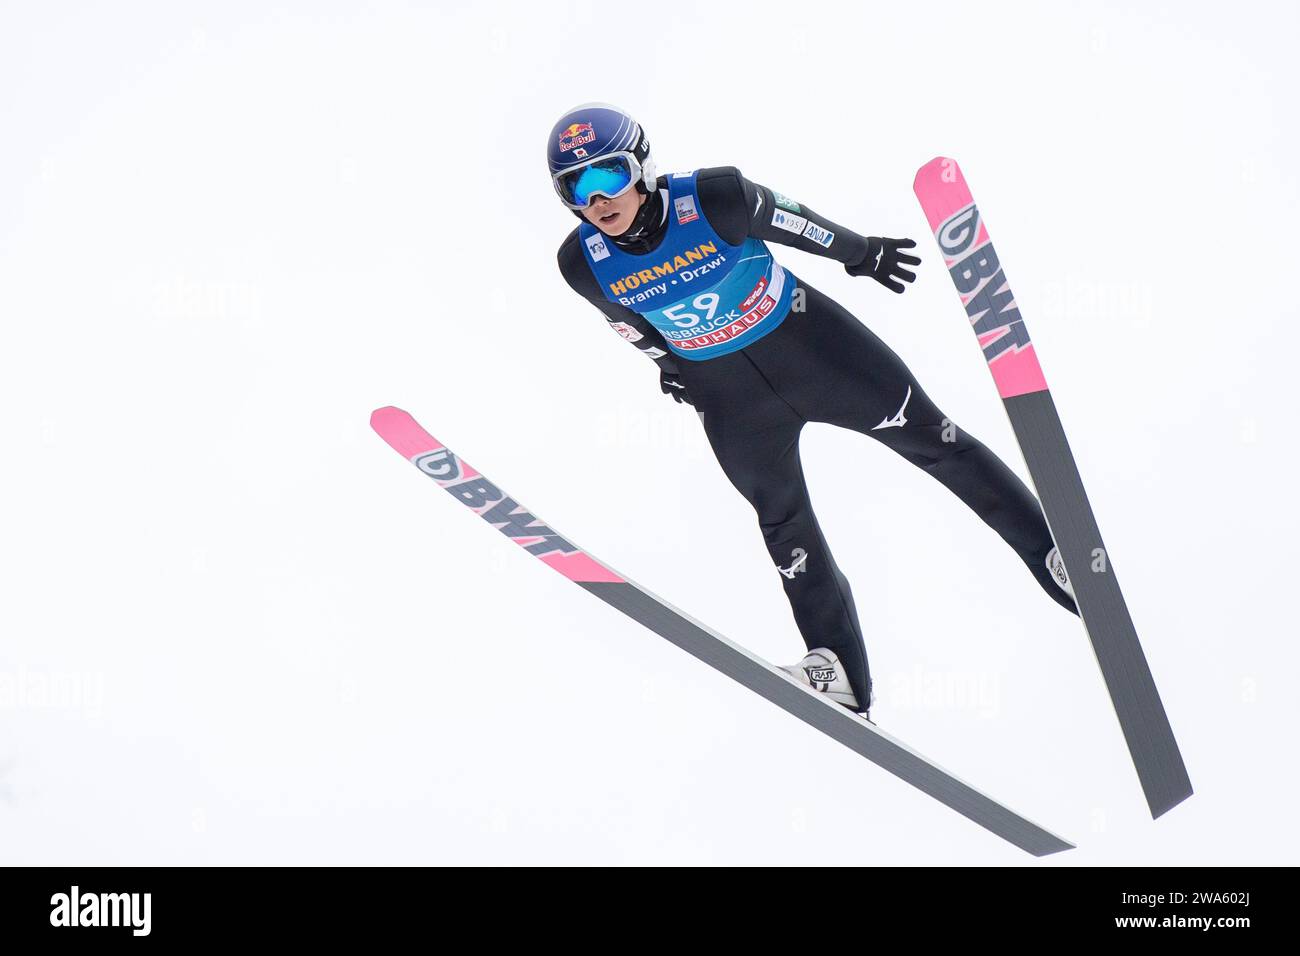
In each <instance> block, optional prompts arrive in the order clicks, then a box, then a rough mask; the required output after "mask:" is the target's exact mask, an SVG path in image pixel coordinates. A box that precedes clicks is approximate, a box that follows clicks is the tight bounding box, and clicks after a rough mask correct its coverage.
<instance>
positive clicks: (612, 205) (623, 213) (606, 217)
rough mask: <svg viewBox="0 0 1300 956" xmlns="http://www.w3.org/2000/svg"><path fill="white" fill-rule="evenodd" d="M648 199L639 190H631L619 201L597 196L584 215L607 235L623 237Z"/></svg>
mask: <svg viewBox="0 0 1300 956" xmlns="http://www.w3.org/2000/svg"><path fill="white" fill-rule="evenodd" d="M646 199H647V196H646V194H645V193H643V192H641V191H640V190H639V189H629V190H628V191H627V192H625V193H624V194H623V195H621V196H619V197H618V198H617V199H608V198H606V197H605V196H601V195H597V196H596V198H595V199H593V200H592V201H591V205H589V206H588V207H587V208H586V209H584V210H583V211H582V214H583V215H584V216H586V217H587V222H589V223H591V224H592V225H593V226H595V227H596V228H597V229H599V230H600V231H601V232H603V233H604V234H605V235H607V236H621V235H623V233H625V232H627V230H628V227H629V226H631V225H632V219H633V217H634V216H636V211H637V210H638V209H640V208H641V204H642V203H643V202H645V201H646Z"/></svg>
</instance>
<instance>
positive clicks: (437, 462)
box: [415, 448, 579, 556]
mask: <svg viewBox="0 0 1300 956" xmlns="http://www.w3.org/2000/svg"><path fill="white" fill-rule="evenodd" d="M415 467H416V468H419V469H420V470H421V471H422V472H424V473H425V474H426V475H428V476H429V477H430V478H432V479H433V480H434V481H436V482H437V483H438V484H440V485H442V487H443V488H445V489H446V490H447V491H449V492H451V494H453V495H454V496H455V497H457V498H459V499H460V500H461V502H462V503H464V504H465V505H467V506H469V507H470V508H471V509H472V510H473V511H475V512H477V513H478V514H479V515H481V516H482V518H483V520H484V521H486V522H487V523H488V524H490V525H493V526H494V527H495V528H496V529H497V530H498V531H500V532H501V533H502V534H504V535H505V536H506V537H507V538H509V539H510V540H512V541H513V542H514V543H515V544H517V545H519V546H520V547H521V548H523V549H524V550H525V551H527V552H528V553H529V554H534V555H538V556H541V555H544V554H551V553H552V552H554V551H560V552H562V553H564V554H572V553H574V552H575V551H578V550H579V548H577V547H576V546H575V545H572V544H570V543H569V542H568V541H565V540H564V539H563V538H561V537H560V536H559V535H558V534H556V533H555V532H554V531H552V530H551V529H550V528H548V527H547V526H546V525H544V524H542V523H541V521H540V520H538V519H537V518H535V517H534V516H533V515H532V514H531V513H530V512H529V511H528V510H527V509H526V508H524V507H523V505H521V504H519V502H517V501H515V500H514V499H513V498H511V497H510V496H508V495H507V494H506V493H505V492H504V491H502V490H501V489H500V488H498V487H497V486H496V485H494V484H492V482H490V481H488V480H487V479H486V478H484V477H483V476H482V475H478V476H476V477H473V478H463V477H462V476H463V475H464V473H465V469H464V468H462V467H461V464H460V459H459V458H457V457H456V456H455V455H453V454H452V453H451V452H450V451H448V450H447V449H446V448H439V449H438V450H437V451H430V452H425V453H424V454H423V455H420V456H418V457H417V458H416V459H415ZM534 539H535V540H534Z"/></svg>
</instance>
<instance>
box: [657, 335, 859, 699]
mask: <svg viewBox="0 0 1300 956" xmlns="http://www.w3.org/2000/svg"><path fill="white" fill-rule="evenodd" d="M681 364H682V365H685V366H688V367H687V368H685V369H683V371H682V382H683V384H684V385H685V386H686V389H687V392H688V393H689V394H690V396H691V398H692V400H693V401H694V402H695V407H696V409H697V410H698V411H700V412H701V414H702V418H703V423H704V431H705V433H706V434H707V436H708V439H709V444H710V445H711V446H712V447H713V451H714V454H715V455H717V458H718V463H719V464H720V465H721V466H722V470H723V472H724V473H725V474H726V476H727V478H728V479H729V480H730V481H731V483H732V484H733V485H734V486H735V487H736V489H737V490H738V491H739V492H740V493H741V494H742V495H744V496H745V498H746V500H748V501H749V503H750V504H751V505H752V506H753V508H754V511H755V512H756V513H757V515H758V523H759V527H760V529H761V530H762V533H763V541H764V543H765V544H766V545H767V550H768V553H769V554H770V555H771V557H772V561H773V562H774V563H775V564H776V566H777V568H778V569H780V574H781V583H782V585H783V586H784V588H785V593H786V597H787V598H788V600H789V601H790V608H791V610H792V611H793V613H794V618H795V623H796V624H797V626H798V628H799V632H800V634H801V635H802V636H803V639H804V643H805V644H806V645H807V646H808V649H809V650H812V649H813V648H815V647H826V648H829V649H830V650H832V651H834V652H835V654H836V656H838V657H839V659H840V663H841V665H842V666H843V668H844V672H845V676H846V677H847V678H848V681H849V683H850V685H851V686H852V688H853V693H854V695H855V696H856V697H857V699H858V704H859V706H860V707H861V708H862V709H866V707H867V706H868V702H869V701H870V699H871V697H870V691H871V677H870V671H869V669H868V667H867V653H866V647H865V645H864V643H863V639H862V629H861V626H860V625H859V623H858V615H857V610H856V609H855V607H854V605H853V594H852V592H851V591H850V589H849V583H848V581H847V580H846V579H845V577H844V575H843V574H842V573H840V569H839V568H838V567H837V566H836V564H835V559H834V558H833V557H832V555H831V552H830V548H829V547H827V544H826V539H825V538H824V537H823V536H822V532H821V528H820V527H819V526H818V524H817V519H816V516H815V515H814V514H813V509H812V502H811V501H810V500H809V496H808V486H807V485H806V484H805V482H804V475H803V466H802V465H801V463H800V461H799V433H800V430H801V429H802V428H803V425H804V421H803V419H801V418H800V417H799V416H798V415H797V414H796V413H795V412H794V411H793V409H791V408H790V406H789V405H787V404H786V403H785V402H784V401H783V400H782V399H781V398H780V397H779V396H778V395H777V394H776V393H775V392H773V391H772V389H771V387H770V386H769V385H768V384H767V383H766V381H764V380H763V377H762V376H761V375H760V374H759V373H758V371H757V370H756V369H755V368H754V366H753V363H752V362H750V360H749V359H748V358H747V357H745V354H744V352H737V353H733V354H731V355H726V356H721V357H719V358H717V359H709V360H707V361H706V362H698V363H687V362H682V363H681Z"/></svg>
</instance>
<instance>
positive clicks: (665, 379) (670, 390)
mask: <svg viewBox="0 0 1300 956" xmlns="http://www.w3.org/2000/svg"><path fill="white" fill-rule="evenodd" d="M659 387H660V388H661V389H663V393H664V394H665V395H671V396H672V397H673V398H674V399H675V400H676V401H678V402H685V403H686V404H687V405H694V404H695V403H694V402H693V401H691V396H690V395H688V394H686V386H685V385H683V384H682V380H681V379H680V378H678V377H677V373H676V372H669V371H668V370H667V369H662V368H661V369H660V370H659Z"/></svg>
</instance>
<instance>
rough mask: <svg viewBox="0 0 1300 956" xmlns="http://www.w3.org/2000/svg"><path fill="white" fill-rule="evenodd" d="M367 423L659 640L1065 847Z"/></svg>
mask: <svg viewBox="0 0 1300 956" xmlns="http://www.w3.org/2000/svg"><path fill="white" fill-rule="evenodd" d="M370 424H371V427H372V428H374V430H375V431H376V432H378V433H379V435H380V437H381V438H383V439H384V441H386V442H387V443H388V444H389V445H390V446H392V448H393V449H394V450H395V451H397V453H398V454H400V455H401V456H402V457H403V458H406V459H407V460H408V461H410V462H411V463H412V464H414V465H415V467H416V468H418V469H419V470H420V471H421V472H423V473H424V474H425V475H427V476H429V477H430V478H432V479H433V480H434V481H435V482H437V483H438V484H439V485H440V486H442V488H444V489H445V490H446V491H448V492H450V493H451V495H452V496H453V497H454V498H456V499H457V500H459V501H460V502H461V503H462V504H464V505H466V506H467V507H469V508H470V509H471V510H472V511H474V512H475V513H476V514H478V515H479V517H481V518H483V520H485V521H486V522H488V524H490V525H492V526H493V527H495V528H497V530H499V531H501V532H502V533H503V534H504V535H505V536H506V537H508V538H510V539H511V540H512V541H514V542H515V543H516V544H518V545H520V546H521V547H522V548H524V550H526V551H528V552H529V553H530V554H532V555H534V556H535V557H537V558H538V559H539V560H541V561H542V562H543V563H545V564H547V565H549V566H550V567H551V568H553V569H554V570H556V571H558V572H559V573H560V574H562V575H564V576H565V577H566V578H568V579H569V580H570V581H573V582H574V583H575V584H577V585H578V586H579V587H581V588H583V589H584V590H586V591H588V592H590V593H591V594H594V595H595V596H596V597H598V598H600V599H601V600H602V601H604V602H605V603H606V604H609V605H611V606H612V607H614V608H616V609H617V610H619V611H622V612H623V613H624V614H626V615H627V616H628V617H630V618H632V619H633V620H635V621H637V622H639V623H641V624H643V625H644V626H646V627H648V628H649V629H650V630H652V631H654V632H655V633H656V634H658V635H659V636H660V637H663V638H665V639H666V640H668V641H669V642H670V643H672V644H675V645H677V646H678V647H680V648H681V649H682V650H684V651H686V652H687V653H689V654H691V655H692V656H694V657H696V658H698V659H699V660H701V661H703V662H704V663H706V664H708V665H709V666H710V667H713V668H715V669H716V670H718V671H721V672H722V673H723V674H726V675H727V676H728V677H730V678H732V679H733V680H735V681H737V682H738V683H740V684H743V685H744V686H745V687H748V688H749V689H750V690H752V691H754V692H755V693H756V694H758V695H759V696H761V697H764V698H766V699H767V700H769V701H771V702H772V703H774V704H776V705H777V706H778V707H780V708H781V709H783V710H785V711H786V712H788V713H790V714H792V715H793V716H795V717H798V718H799V719H800V720H802V721H803V722H804V723H806V724H809V725H810V726H812V727H815V728H816V729H818V730H820V731H821V732H822V733H824V734H826V735H827V736H829V737H831V738H833V739H834V740H837V741H839V742H840V743H842V744H844V745H845V746H846V747H848V748H849V749H850V750H853V751H854V752H856V753H858V754H860V755H861V756H863V757H866V758H867V759H868V760H870V761H871V762H872V763H875V764H876V765H878V766H880V767H882V768H883V769H885V770H887V771H889V772H890V773H892V774H894V775H895V776H896V777H899V778H900V779H902V780H904V781H906V782H907V783H909V784H911V785H912V786H914V787H916V788H917V789H918V790H921V791H922V792H924V793H927V794H929V795H930V796H931V797H933V798H934V799H936V800H938V801H939V802H940V803H942V804H944V805H945V806H948V807H950V808H951V809H953V810H956V811H957V812H958V813H960V814H961V815H962V816H964V817H966V818H967V819H969V820H971V821H973V822H975V823H978V824H979V825H980V826H982V827H984V828H985V829H986V830H989V831H990V832H992V833H995V834H997V835H998V836H1000V837H1002V838H1003V839H1004V840H1007V841H1009V842H1010V843H1013V844H1015V845H1016V846H1018V847H1020V848H1021V849H1022V850H1025V851H1026V852H1028V853H1032V854H1033V855H1034V856H1046V855H1047V854H1049V853H1057V852H1059V851H1061V850H1068V849H1071V848H1073V846H1074V845H1073V844H1072V843H1069V842H1067V841H1065V840H1063V839H1061V838H1060V837H1058V836H1056V835H1055V834H1052V833H1049V832H1048V831H1047V830H1044V829H1043V828H1042V827H1040V826H1038V825H1037V824H1034V823H1032V822H1030V821H1029V820H1027V819H1025V818H1024V817H1022V816H1020V815H1018V814H1016V813H1014V812H1012V811H1011V810H1009V809H1007V808H1006V807H1004V806H1002V805H1001V804H999V803H997V802H996V801H995V800H993V799H992V798H990V797H988V796H986V795H985V794H983V793H981V792H980V791H978V790H976V789H975V788H974V787H971V786H970V785H969V784H967V783H965V782H963V781H962V780H960V779H958V778H957V777H955V776H953V775H952V774H950V773H948V772H947V771H945V770H943V769H942V768H941V767H939V766H937V765H936V764H934V763H932V762H931V761H929V760H928V759H926V758H925V757H923V756H921V755H920V754H918V753H916V752H915V751H914V750H912V749H911V748H909V747H907V746H906V745H904V744H903V743H902V742H901V741H898V740H896V739H895V738H893V737H891V736H890V735H889V734H887V733H884V732H883V731H881V730H878V729H877V728H876V727H875V726H874V725H872V724H871V723H869V722H868V721H866V720H863V719H862V718H861V717H859V716H857V715H856V714H854V713H852V712H850V711H849V710H847V709H845V708H844V707H842V706H840V705H838V704H835V703H831V702H830V701H827V700H826V699H825V698H824V697H823V696H822V695H820V694H817V693H815V692H814V691H812V690H810V689H808V688H807V687H805V686H804V685H802V684H800V683H799V682H798V681H796V680H795V679H794V678H792V677H791V676H790V675H788V674H787V673H786V672H785V671H783V670H781V669H780V668H778V667H773V666H772V665H770V664H768V663H767V662H766V661H764V660H762V659H761V658H759V657H757V656H755V655H754V654H751V653H750V652H749V651H747V650H745V649H744V648H743V647H740V646H739V645H737V644H734V643H732V642H731V641H729V640H727V639H726V638H725V637H723V636H722V635H720V634H718V633H716V632H715V631H712V630H710V629H709V628H708V627H706V626H705V625H703V624H701V623H700V622H698V621H696V620H694V619H693V618H691V617H689V616H687V615H686V614H684V613H683V612H681V611H679V610H677V609H676V608H674V607H672V606H671V605H670V604H668V603H667V602H666V601H664V600H663V599H662V598H659V597H656V596H655V595H654V594H651V593H650V592H649V591H647V590H646V589H645V588H643V587H641V586H640V585H638V584H635V583H634V582H632V581H629V580H628V579H627V578H625V577H623V576H622V575H621V574H619V573H618V572H616V571H614V570H613V569H611V568H610V567H608V566H607V565H605V564H603V563H601V562H600V561H598V560H596V559H595V558H594V557H592V556H591V555H590V554H588V553H587V552H585V551H583V550H582V549H581V548H579V547H577V546H576V545H574V544H573V543H571V542H570V541H568V540H567V539H565V538H563V537H562V536H560V535H559V534H557V533H556V532H555V531H554V530H553V529H552V528H551V527H550V526H549V525H546V524H544V523H543V522H542V521H541V520H540V519H539V518H537V517H536V516H534V515H533V514H532V513H531V512H529V511H528V510H526V509H525V508H524V507H523V506H522V505H520V504H519V503H518V502H517V501H516V500H515V499H513V498H511V497H510V496H508V495H507V494H506V493H505V492H504V491H502V490H501V489H500V488H499V487H498V486H496V485H494V484H493V483H492V482H490V481H489V480H488V479H487V478H486V477H484V476H483V475H482V474H481V473H479V472H478V471H476V470H475V469H474V468H472V467H470V466H469V465H468V464H466V463H465V462H464V461H462V460H461V459H459V458H458V457H457V456H456V455H455V454H453V453H452V452H451V450H450V449H448V448H447V447H446V446H445V445H443V444H442V443H441V442H439V441H438V440H437V439H435V438H434V437H433V436H432V435H430V434H429V433H428V432H427V431H425V430H424V429H423V428H422V427H421V426H420V425H419V423H418V422H416V420H415V419H414V418H412V417H411V416H410V415H409V414H408V413H406V412H404V411H402V410H401V409H399V408H392V407H388V408H381V409H378V410H377V411H375V412H374V413H373V414H372V415H371V418H370Z"/></svg>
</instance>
